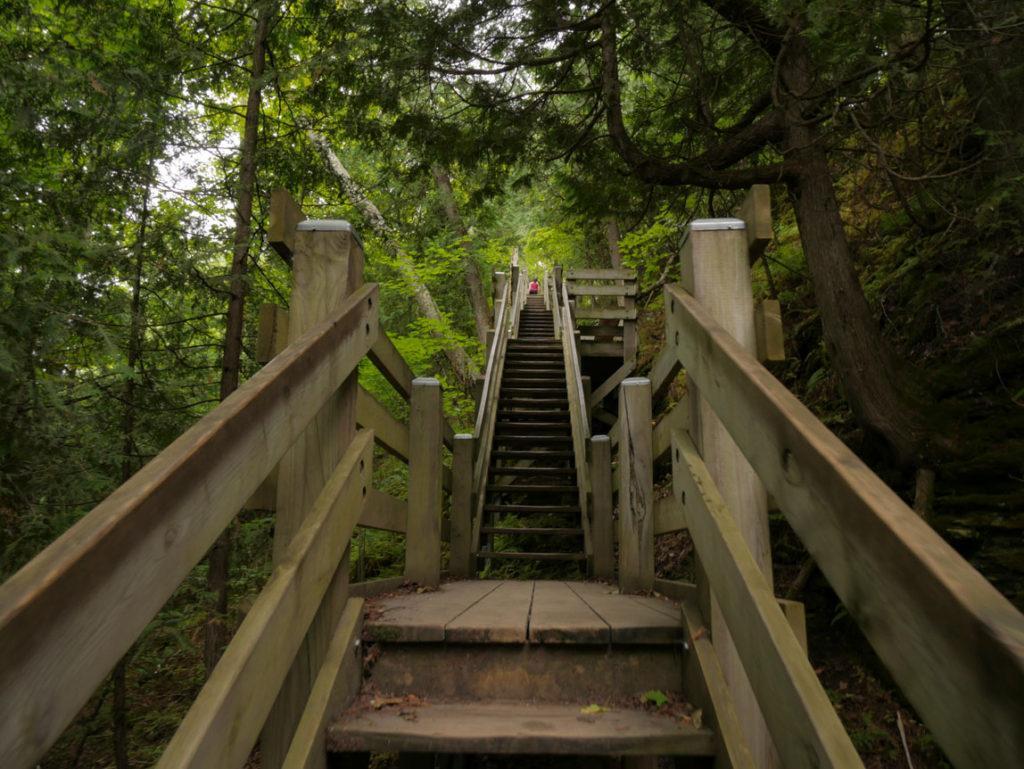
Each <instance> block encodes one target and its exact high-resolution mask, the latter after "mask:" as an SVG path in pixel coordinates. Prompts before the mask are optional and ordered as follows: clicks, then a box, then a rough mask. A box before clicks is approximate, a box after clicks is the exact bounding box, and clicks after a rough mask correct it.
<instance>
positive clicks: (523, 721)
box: [328, 702, 715, 755]
mask: <svg viewBox="0 0 1024 769" xmlns="http://www.w3.org/2000/svg"><path fill="white" fill-rule="evenodd" d="M581 707H582V705H581V704H579V703H577V704H573V705H556V704H537V705H533V704H529V703H515V702H509V703H485V704H480V703H449V702H436V703H425V704H424V705H423V706H421V707H419V708H416V709H415V714H416V717H415V718H414V719H408V718H403V717H402V714H401V712H400V711H401V709H400V708H382V709H381V710H369V711H362V712H359V713H354V714H351V715H349V716H346V717H345V718H343V719H342V720H340V721H338V722H336V723H334V724H332V725H331V727H330V729H329V731H328V739H329V744H330V746H331V747H332V748H333V749H334V750H338V751H350V750H369V751H374V752H387V753H393V752H396V751H409V752H419V753H429V752H452V753H511V754H518V755H530V754H544V755H549V754H555V755H564V754H570V755H593V754H604V755H628V754H650V753H653V754H657V755H712V754H713V753H714V749H715V748H714V745H715V739H714V735H713V734H712V733H711V731H710V730H708V729H695V728H694V727H693V726H691V725H687V724H684V723H682V722H681V721H679V720H678V719H672V718H665V717H663V716H660V715H658V714H652V713H646V712H644V711H639V710H632V709H622V708H612V709H609V710H608V711H607V712H604V713H601V714H600V715H598V716H596V717H593V718H581V717H580V708H581Z"/></svg>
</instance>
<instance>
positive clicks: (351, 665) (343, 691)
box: [284, 598, 363, 769]
mask: <svg viewBox="0 0 1024 769" xmlns="http://www.w3.org/2000/svg"><path fill="white" fill-rule="evenodd" d="M362 629H363V599H362V598H350V599H349V600H348V603H347V604H345V611H344V612H343V613H342V615H341V619H340V620H338V626H337V628H335V631H334V636H333V638H331V644H330V646H329V647H328V648H327V654H326V656H325V657H324V662H323V665H322V666H321V668H320V672H319V673H318V674H317V677H316V681H315V682H314V683H313V690H312V691H311V692H310V695H309V702H307V703H306V709H305V710H304V711H303V713H302V718H301V720H300V721H299V725H298V727H297V728H296V730H295V737H294V738H293V739H292V744H291V747H290V748H289V749H288V754H287V756H285V759H284V769H327V741H326V731H327V725H328V723H329V722H330V720H331V718H332V717H333V716H334V714H335V713H340V712H342V711H344V710H345V708H347V707H348V706H349V705H350V704H352V701H353V700H354V699H355V698H356V695H357V694H359V686H360V684H362V681H363V652H362V646H361V645H360V642H359V639H360V636H361V635H362Z"/></svg>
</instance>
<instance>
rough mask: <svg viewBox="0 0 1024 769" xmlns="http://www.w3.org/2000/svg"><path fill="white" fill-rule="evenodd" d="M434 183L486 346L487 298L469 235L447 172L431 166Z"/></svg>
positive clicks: (477, 323) (476, 320)
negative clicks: (452, 232)
mask: <svg viewBox="0 0 1024 769" xmlns="http://www.w3.org/2000/svg"><path fill="white" fill-rule="evenodd" d="M430 170H431V173H432V174H433V176H434V183H435V184H436V185H437V191H438V193H439V194H440V196H441V203H442V204H443V205H444V212H445V215H446V216H447V217H448V223H449V224H451V226H452V229H454V230H455V232H456V233H457V234H458V235H459V237H460V246H461V248H462V253H463V256H462V270H463V272H464V273H465V276H466V288H468V289H469V302H470V304H471V305H472V307H473V322H474V324H475V325H476V337H477V339H478V340H480V344H481V345H484V346H485V347H486V346H487V330H488V328H490V325H491V323H490V311H489V310H488V308H487V297H486V295H485V294H484V282H483V279H482V278H481V277H480V268H479V266H478V265H477V263H476V262H475V261H474V260H473V258H472V257H471V256H470V254H469V234H468V233H467V231H466V225H465V224H464V223H463V221H462V216H461V215H460V214H459V206H458V204H457V203H456V202H455V193H454V192H453V191H452V180H451V177H450V176H449V174H448V172H447V171H446V170H445V169H444V168H441V167H440V166H437V165H435V166H431V169H430Z"/></svg>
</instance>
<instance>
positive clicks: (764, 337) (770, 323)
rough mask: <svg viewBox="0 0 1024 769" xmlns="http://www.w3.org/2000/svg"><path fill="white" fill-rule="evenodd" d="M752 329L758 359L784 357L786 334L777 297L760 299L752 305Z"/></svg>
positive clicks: (782, 358)
mask: <svg viewBox="0 0 1024 769" xmlns="http://www.w3.org/2000/svg"><path fill="white" fill-rule="evenodd" d="M754 330H755V331H756V333H757V359H758V360H759V361H761V362H762V363H763V362H764V361H780V360H785V359H786V335H785V333H784V332H783V330H782V305H781V304H779V300H778V299H762V300H761V301H759V302H757V304H755V305H754Z"/></svg>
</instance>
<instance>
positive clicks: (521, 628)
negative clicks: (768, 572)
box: [364, 580, 683, 644]
mask: <svg viewBox="0 0 1024 769" xmlns="http://www.w3.org/2000/svg"><path fill="white" fill-rule="evenodd" d="M364 637H365V638H367V640H372V641H385V642H392V643H410V642H442V641H443V642H449V643H504V644H523V643H531V644H671V643H674V642H677V641H681V640H682V637H683V629H682V624H681V620H680V615H679V607H678V606H677V605H676V604H675V603H673V602H672V601H669V600H668V599H664V598H656V597H647V596H635V595H620V594H619V593H618V590H617V588H615V587H614V586H611V585H606V584H604V583H597V582H554V581H488V580H471V581H465V582H449V583H446V584H444V585H442V586H441V587H440V588H439V589H438V590H436V591H433V592H427V593H407V594H402V595H393V596H382V597H381V598H378V599H375V600H372V601H370V602H369V603H368V604H367V616H366V623H365V625H364Z"/></svg>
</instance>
